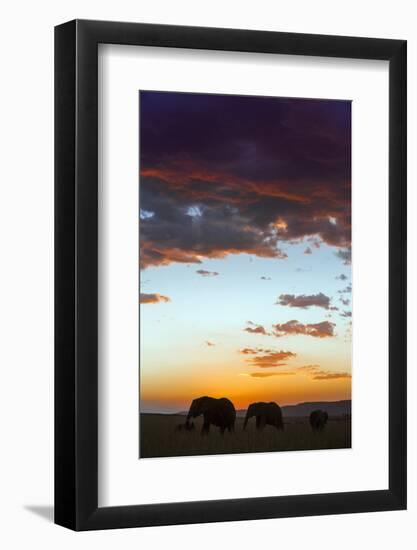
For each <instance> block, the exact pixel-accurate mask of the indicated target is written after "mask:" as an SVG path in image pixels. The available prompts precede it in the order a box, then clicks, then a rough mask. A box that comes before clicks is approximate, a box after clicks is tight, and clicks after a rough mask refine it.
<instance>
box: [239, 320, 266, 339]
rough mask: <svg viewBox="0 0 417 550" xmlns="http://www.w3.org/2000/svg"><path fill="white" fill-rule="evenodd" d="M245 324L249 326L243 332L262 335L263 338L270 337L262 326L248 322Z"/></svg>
mask: <svg viewBox="0 0 417 550" xmlns="http://www.w3.org/2000/svg"><path fill="white" fill-rule="evenodd" d="M247 324H248V325H249V326H247V327H246V328H244V329H243V330H244V331H245V332H249V333H250V334H263V335H264V336H270V333H269V332H268V331H267V330H266V329H265V327H263V326H262V325H257V324H256V323H253V322H252V321H248V322H247Z"/></svg>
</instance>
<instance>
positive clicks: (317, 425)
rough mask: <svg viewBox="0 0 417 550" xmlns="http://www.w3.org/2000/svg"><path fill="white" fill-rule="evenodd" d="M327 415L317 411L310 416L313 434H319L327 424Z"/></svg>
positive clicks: (319, 410) (324, 412)
mask: <svg viewBox="0 0 417 550" xmlns="http://www.w3.org/2000/svg"><path fill="white" fill-rule="evenodd" d="M328 418H329V415H328V414H327V412H326V411H322V410H321V409H317V410H316V411H312V413H311V414H310V426H311V429H312V430H313V432H321V431H323V430H324V427H325V426H326V424H327V420H328Z"/></svg>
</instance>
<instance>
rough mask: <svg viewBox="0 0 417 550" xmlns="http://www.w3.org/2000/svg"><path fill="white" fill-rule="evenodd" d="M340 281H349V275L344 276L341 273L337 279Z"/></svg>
mask: <svg viewBox="0 0 417 550" xmlns="http://www.w3.org/2000/svg"><path fill="white" fill-rule="evenodd" d="M335 278H336V279H337V280H338V281H346V280H347V275H344V274H343V273H341V274H340V275H338V276H337V277H335Z"/></svg>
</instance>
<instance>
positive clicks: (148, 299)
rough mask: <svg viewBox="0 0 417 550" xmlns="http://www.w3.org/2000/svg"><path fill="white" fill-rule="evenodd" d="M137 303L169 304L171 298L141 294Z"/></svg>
mask: <svg viewBox="0 0 417 550" xmlns="http://www.w3.org/2000/svg"><path fill="white" fill-rule="evenodd" d="M139 301H140V303H141V304H158V303H160V302H170V301H171V298H169V297H168V296H163V295H162V294H158V293H156V294H144V293H142V292H141V293H140V299H139Z"/></svg>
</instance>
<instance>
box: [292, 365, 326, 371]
mask: <svg viewBox="0 0 417 550" xmlns="http://www.w3.org/2000/svg"><path fill="white" fill-rule="evenodd" d="M297 370H298V371H300V372H307V373H310V372H317V371H318V370H320V365H303V366H302V367H297Z"/></svg>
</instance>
